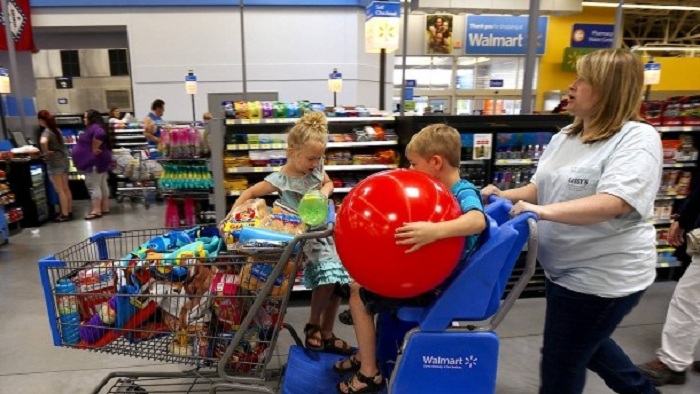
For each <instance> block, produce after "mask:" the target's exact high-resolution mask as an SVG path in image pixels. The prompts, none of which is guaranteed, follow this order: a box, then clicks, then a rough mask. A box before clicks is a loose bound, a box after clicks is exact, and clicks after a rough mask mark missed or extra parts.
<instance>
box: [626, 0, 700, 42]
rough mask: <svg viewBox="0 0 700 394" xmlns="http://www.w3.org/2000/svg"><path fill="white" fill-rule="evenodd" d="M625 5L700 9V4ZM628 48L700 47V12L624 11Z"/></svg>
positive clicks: (699, 0)
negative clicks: (664, 45)
mask: <svg viewBox="0 0 700 394" xmlns="http://www.w3.org/2000/svg"><path fill="white" fill-rule="evenodd" d="M625 4H640V5H642V4H643V5H650V4H651V5H666V6H686V7H700V0H682V1H679V0H648V1H625ZM624 21H625V31H624V40H625V44H626V45H627V46H629V47H633V46H641V45H649V44H682V45H700V11H679V10H646V9H629V8H628V9H625V10H624Z"/></svg>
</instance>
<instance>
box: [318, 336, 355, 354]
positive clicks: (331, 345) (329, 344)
mask: <svg viewBox="0 0 700 394" xmlns="http://www.w3.org/2000/svg"><path fill="white" fill-rule="evenodd" d="M332 335H333V336H332V337H330V338H328V339H324V340H323V347H324V348H325V350H326V351H327V352H329V353H335V354H340V355H341V356H348V355H350V354H353V353H355V349H353V348H352V347H351V346H350V345H349V344H348V343H347V342H345V341H344V340H342V339H340V338H338V337H336V336H335V334H332ZM338 341H340V342H341V343H342V345H341V346H336V345H335V344H336V342H338Z"/></svg>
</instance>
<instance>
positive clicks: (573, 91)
mask: <svg viewBox="0 0 700 394" xmlns="http://www.w3.org/2000/svg"><path fill="white" fill-rule="evenodd" d="M576 70H577V73H578V76H577V78H576V80H575V81H574V82H573V83H572V84H571V85H570V86H569V101H568V104H567V107H566V108H567V110H568V111H569V112H570V113H571V114H573V115H575V119H574V122H573V124H571V125H570V126H568V127H566V128H564V129H563V130H562V131H561V132H560V133H559V134H557V135H555V136H554V138H553V139H552V141H551V143H550V144H549V146H548V147H547V149H546V150H545V152H544V154H543V155H542V158H541V159H540V162H539V165H538V167H537V172H536V173H535V176H534V177H533V178H532V180H531V183H530V184H529V185H527V186H524V187H520V188H517V189H513V190H506V191H500V190H498V189H497V188H496V187H494V186H488V187H486V188H484V190H483V191H482V196H484V197H485V198H487V197H488V196H489V195H491V194H495V195H500V196H501V197H505V198H508V199H510V200H511V201H513V202H514V203H515V205H514V207H513V212H512V213H513V214H514V215H515V214H518V213H520V212H523V211H531V212H534V213H536V214H537V215H538V216H539V220H540V222H539V250H538V260H539V261H540V262H541V264H542V267H543V268H544V270H545V273H546V275H547V283H546V299H547V311H546V315H545V327H544V343H543V346H542V363H541V365H540V375H541V385H540V393H541V394H550V393H556V394H578V393H581V392H583V388H584V385H585V381H586V369H590V370H591V371H593V372H595V373H597V374H598V375H599V376H600V377H601V378H602V379H603V380H604V381H605V383H606V384H607V385H608V387H610V388H611V389H612V390H613V391H614V392H616V393H639V394H650V393H656V389H655V388H654V386H653V385H652V383H651V381H649V380H648V379H647V378H646V377H645V376H644V375H643V374H642V373H641V372H640V371H639V370H637V368H635V366H634V364H633V363H632V361H630V359H629V357H628V356H627V355H626V354H625V353H624V351H623V350H622V349H621V348H620V347H619V346H618V345H617V344H616V343H615V341H614V340H613V339H612V337H611V335H612V333H613V332H614V331H615V328H617V325H618V324H619V323H620V321H622V319H623V318H624V317H625V316H626V315H627V314H628V313H629V312H630V311H631V310H632V308H634V306H635V305H637V303H638V302H639V299H640V298H641V297H642V294H643V293H644V291H645V290H646V289H647V287H649V285H651V284H652V283H653V282H654V279H655V276H656V260H657V256H656V248H655V240H656V232H655V230H654V226H653V225H652V224H651V222H650V221H649V220H648V219H649V218H650V217H651V216H652V211H653V209H654V199H655V197H656V192H657V191H658V189H659V181H660V176H661V170H662V149H661V139H660V137H659V134H658V133H657V131H656V130H655V129H654V128H653V127H652V126H650V125H648V124H646V123H643V122H642V121H641V120H642V119H641V118H640V117H639V108H640V104H641V94H642V88H643V81H644V75H643V67H642V63H641V61H640V59H639V57H637V56H636V55H634V54H632V53H630V52H628V51H624V50H602V51H598V52H594V53H591V54H589V55H586V56H584V57H582V58H581V59H580V60H579V61H578V64H577V67H576Z"/></svg>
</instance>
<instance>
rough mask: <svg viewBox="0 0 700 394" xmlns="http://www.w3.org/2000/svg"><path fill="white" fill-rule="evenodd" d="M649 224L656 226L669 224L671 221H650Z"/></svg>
mask: <svg viewBox="0 0 700 394" xmlns="http://www.w3.org/2000/svg"><path fill="white" fill-rule="evenodd" d="M651 224H653V225H655V226H658V225H662V224H671V219H661V220H652V221H651Z"/></svg>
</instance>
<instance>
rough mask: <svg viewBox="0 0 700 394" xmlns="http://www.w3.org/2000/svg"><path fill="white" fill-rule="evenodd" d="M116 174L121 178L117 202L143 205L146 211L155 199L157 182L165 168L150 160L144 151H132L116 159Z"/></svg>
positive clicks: (118, 185)
mask: <svg viewBox="0 0 700 394" xmlns="http://www.w3.org/2000/svg"><path fill="white" fill-rule="evenodd" d="M115 161H116V166H115V168H114V173H115V174H116V175H117V177H118V178H119V181H118V184H117V193H116V197H117V202H118V203H122V202H124V201H125V200H128V201H129V202H131V204H132V205H136V204H138V203H142V204H143V205H144V207H145V208H146V209H148V208H149V207H150V205H151V202H152V201H153V200H154V199H155V195H156V190H157V180H158V178H160V175H161V174H162V173H163V167H162V166H161V165H160V164H159V163H158V162H157V161H156V160H152V159H149V157H148V152H146V151H144V150H131V151H129V154H122V155H120V156H118V157H117V158H116V160H115Z"/></svg>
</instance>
